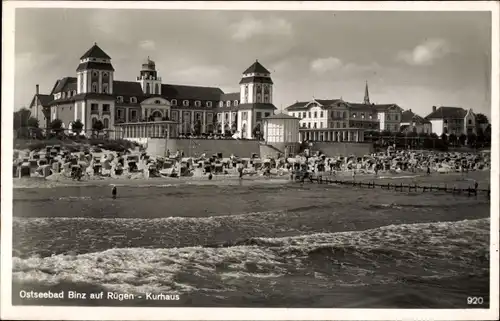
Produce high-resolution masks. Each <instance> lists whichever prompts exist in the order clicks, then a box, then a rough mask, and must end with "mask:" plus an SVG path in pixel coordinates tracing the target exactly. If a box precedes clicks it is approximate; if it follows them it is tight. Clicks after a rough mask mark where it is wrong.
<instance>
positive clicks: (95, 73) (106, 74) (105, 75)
mask: <svg viewBox="0 0 500 321" xmlns="http://www.w3.org/2000/svg"><path fill="white" fill-rule="evenodd" d="M92 76H94V77H98V76H99V73H98V72H97V71H94V72H93V73H92ZM102 77H103V78H107V77H108V73H107V72H103V73H102Z"/></svg>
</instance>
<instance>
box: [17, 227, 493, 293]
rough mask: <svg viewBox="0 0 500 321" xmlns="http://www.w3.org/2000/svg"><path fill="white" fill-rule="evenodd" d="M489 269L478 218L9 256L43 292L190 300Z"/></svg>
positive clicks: (23, 278) (20, 275) (20, 278)
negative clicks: (306, 282) (57, 289)
mask: <svg viewBox="0 0 500 321" xmlns="http://www.w3.org/2000/svg"><path fill="white" fill-rule="evenodd" d="M488 262H489V219H478V220H465V221H458V222H437V223H417V224H401V225H389V226H384V227H381V228H375V229H370V230H365V231H354V232H338V233H315V234H309V235H299V236H289V237H279V238H266V237H257V238H248V239H244V240H240V241H236V242H231V243H222V244H219V245H216V246H215V245H214V246H206V247H202V246H197V247H182V248H163V249H151V248H116V249H108V250H106V251H101V252H94V253H86V254H79V255H76V254H59V255H53V256H50V257H44V258H42V257H39V256H37V255H35V256H31V257H29V258H25V259H22V258H19V257H14V258H13V278H14V280H15V281H17V282H33V283H37V282H38V283H40V282H42V283H44V284H48V285H56V284H60V283H64V282H73V283H90V284H99V285H102V286H104V287H105V288H107V289H109V290H115V291H123V292H132V293H144V292H160V291H176V292H180V293H189V292H192V291H199V290H200V289H203V291H246V290H248V286H249V284H253V285H254V287H257V286H262V287H270V286H271V285H272V286H275V287H279V285H280V284H284V283H286V282H288V281H287V280H288V277H290V276H294V277H298V278H306V279H310V280H317V281H315V282H319V283H318V284H320V285H321V286H327V287H336V286H362V285H365V284H388V283H404V282H408V280H412V279H416V278H417V279H418V278H427V279H432V278H434V279H435V278H447V277H455V276H460V275H467V274H468V275H477V274H480V275H484V274H485V273H487V271H488V270H489V263H488ZM324 280H328V282H324Z"/></svg>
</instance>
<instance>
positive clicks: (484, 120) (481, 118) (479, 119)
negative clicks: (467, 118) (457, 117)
mask: <svg viewBox="0 0 500 321" xmlns="http://www.w3.org/2000/svg"><path fill="white" fill-rule="evenodd" d="M489 123H490V122H489V120H488V117H487V116H486V115H485V114H481V113H479V114H476V124H489Z"/></svg>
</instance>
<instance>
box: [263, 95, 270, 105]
mask: <svg viewBox="0 0 500 321" xmlns="http://www.w3.org/2000/svg"><path fill="white" fill-rule="evenodd" d="M264 102H265V103H269V95H264Z"/></svg>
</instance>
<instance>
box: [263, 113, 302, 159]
mask: <svg viewBox="0 0 500 321" xmlns="http://www.w3.org/2000/svg"><path fill="white" fill-rule="evenodd" d="M264 141H265V142H266V144H268V145H272V146H274V147H275V148H277V149H279V150H281V151H283V152H284V154H285V155H289V154H296V153H298V151H299V150H298V148H299V145H300V136H299V118H297V117H293V116H290V115H286V114H283V113H280V114H277V115H271V116H269V117H266V118H264Z"/></svg>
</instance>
